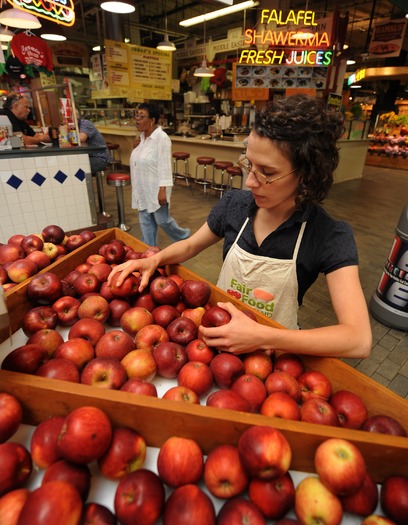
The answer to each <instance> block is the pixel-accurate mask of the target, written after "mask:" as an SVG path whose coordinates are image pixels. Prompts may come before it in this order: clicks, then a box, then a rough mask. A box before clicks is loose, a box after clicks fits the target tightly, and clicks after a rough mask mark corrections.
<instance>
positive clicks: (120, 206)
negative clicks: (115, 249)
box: [116, 186, 131, 232]
mask: <svg viewBox="0 0 408 525" xmlns="http://www.w3.org/2000/svg"><path fill="white" fill-rule="evenodd" d="M116 197H117V201H118V215H119V224H118V228H120V229H121V230H122V231H124V232H127V231H129V230H130V229H131V226H126V224H125V204H124V202H123V188H122V186H116Z"/></svg>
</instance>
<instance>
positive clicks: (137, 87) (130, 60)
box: [93, 40, 172, 101]
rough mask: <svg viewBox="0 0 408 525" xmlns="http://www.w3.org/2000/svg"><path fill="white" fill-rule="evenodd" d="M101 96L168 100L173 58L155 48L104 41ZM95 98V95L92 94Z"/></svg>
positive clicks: (167, 52)
mask: <svg viewBox="0 0 408 525" xmlns="http://www.w3.org/2000/svg"><path fill="white" fill-rule="evenodd" d="M105 58H106V66H107V78H106V85H104V90H103V91H104V92H105V95H104V96H106V92H107V91H108V92H109V95H108V96H111V97H124V98H129V99H131V100H136V101H138V100H146V99H147V100H171V97H172V91H171V83H172V78H171V76H172V75H171V73H172V54H171V52H170V51H160V50H159V49H156V48H151V47H144V46H135V45H131V44H124V43H122V42H115V41H113V40H105ZM93 97H94V98H97V93H96V92H94V93H93Z"/></svg>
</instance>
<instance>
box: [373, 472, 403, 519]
mask: <svg viewBox="0 0 408 525" xmlns="http://www.w3.org/2000/svg"><path fill="white" fill-rule="evenodd" d="M380 501H381V508H382V510H383V511H384V513H385V515H386V516H387V517H388V518H390V519H392V520H393V521H395V523H396V524H397V525H405V524H406V523H408V477H407V476H398V475H394V476H388V477H387V478H386V479H385V480H384V481H383V484H382V485H381V490H380Z"/></svg>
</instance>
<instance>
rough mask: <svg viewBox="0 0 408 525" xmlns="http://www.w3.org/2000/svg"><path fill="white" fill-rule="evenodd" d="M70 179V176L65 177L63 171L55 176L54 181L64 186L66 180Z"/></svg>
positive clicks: (59, 171)
mask: <svg viewBox="0 0 408 525" xmlns="http://www.w3.org/2000/svg"><path fill="white" fill-rule="evenodd" d="M67 178H68V175H65V173H63V172H62V171H61V170H58V172H57V173H56V174H55V175H54V179H55V180H56V181H58V182H59V183H61V184H64V182H65V180H66V179H67Z"/></svg>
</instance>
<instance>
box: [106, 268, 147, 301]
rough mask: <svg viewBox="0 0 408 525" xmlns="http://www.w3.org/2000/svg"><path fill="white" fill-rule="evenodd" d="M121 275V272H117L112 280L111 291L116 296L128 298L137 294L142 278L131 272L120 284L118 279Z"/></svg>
mask: <svg viewBox="0 0 408 525" xmlns="http://www.w3.org/2000/svg"><path fill="white" fill-rule="evenodd" d="M120 276H121V272H120V273H115V275H114V276H113V277H112V279H111V281H110V286H109V287H110V291H111V292H112V295H113V296H114V297H121V298H128V297H131V296H132V295H135V294H137V292H138V290H139V286H140V279H139V277H136V275H133V274H130V275H128V276H127V277H125V279H124V281H123V282H122V284H121V285H120V286H118V284H117V281H118V279H119V278H120Z"/></svg>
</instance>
